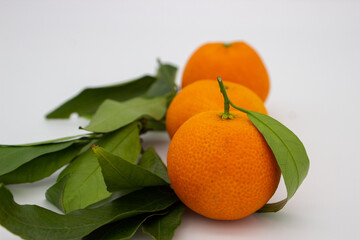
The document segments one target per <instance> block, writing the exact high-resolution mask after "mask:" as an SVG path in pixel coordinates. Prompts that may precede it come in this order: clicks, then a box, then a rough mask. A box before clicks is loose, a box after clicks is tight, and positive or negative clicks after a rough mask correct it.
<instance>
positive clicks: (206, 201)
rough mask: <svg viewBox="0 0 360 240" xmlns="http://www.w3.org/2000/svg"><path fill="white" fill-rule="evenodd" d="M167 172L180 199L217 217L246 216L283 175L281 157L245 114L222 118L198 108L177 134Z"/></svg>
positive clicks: (258, 206)
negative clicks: (197, 112)
mask: <svg viewBox="0 0 360 240" xmlns="http://www.w3.org/2000/svg"><path fill="white" fill-rule="evenodd" d="M167 167H168V174H169V178H170V182H171V186H172V188H173V189H174V191H175V193H176V194H177V196H178V197H179V198H180V200H181V201H182V202H183V203H184V204H185V205H187V206H188V207H189V208H190V209H192V210H193V211H195V212H197V213H199V214H201V215H203V216H206V217H208V218H212V219H218V220H233V219H239V218H243V217H246V216H248V215H250V214H252V213H254V212H255V211H257V210H258V209H260V208H261V207H262V206H264V205H265V204H266V203H267V202H268V200H269V199H270V198H271V197H272V195H273V194H274V192H275V191H276V189H277V186H278V184H279V180H280V174H281V172H280V169H279V167H278V164H277V162H276V159H275V157H274V155H273V153H272V151H271V149H270V147H269V146H268V145H267V143H266V141H265V139H264V138H263V136H262V135H261V133H260V132H259V131H258V130H257V129H256V128H255V126H254V125H253V124H252V123H251V121H250V120H249V119H248V117H247V116H246V115H235V117H234V118H233V119H227V120H222V118H221V116H219V115H218V112H214V111H209V112H202V113H199V114H197V115H195V116H193V117H192V118H190V119H189V120H188V121H186V122H185V123H184V124H183V125H182V126H181V127H180V128H179V129H178V131H177V132H176V133H175V135H174V137H173V139H172V141H171V143H170V146H169V150H168V156H167Z"/></svg>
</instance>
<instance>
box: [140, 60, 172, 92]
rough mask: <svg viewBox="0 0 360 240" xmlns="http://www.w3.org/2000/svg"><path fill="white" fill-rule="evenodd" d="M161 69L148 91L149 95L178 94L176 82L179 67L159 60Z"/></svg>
mask: <svg viewBox="0 0 360 240" xmlns="http://www.w3.org/2000/svg"><path fill="white" fill-rule="evenodd" d="M158 63H159V69H158V74H157V77H156V81H155V82H154V83H153V84H152V85H151V87H150V88H149V90H148V91H147V92H146V95H147V96H150V97H158V96H164V95H168V94H169V93H170V94H171V93H172V94H176V91H177V86H176V84H175V78H176V72H177V68H176V67H175V66H172V65H169V64H162V63H161V62H160V60H158Z"/></svg>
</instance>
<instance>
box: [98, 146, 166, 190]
mask: <svg viewBox="0 0 360 240" xmlns="http://www.w3.org/2000/svg"><path fill="white" fill-rule="evenodd" d="M92 150H93V152H94V154H95V156H96V157H97V159H98V161H99V163H100V166H101V171H102V174H103V176H104V180H105V183H106V185H107V189H108V191H110V192H115V191H119V190H123V189H134V188H142V187H150V186H160V185H168V183H167V182H165V181H164V180H163V179H162V178H160V177H158V176H157V175H156V174H154V173H152V172H151V171H150V170H148V169H147V168H144V167H141V166H139V165H136V164H134V163H131V162H128V161H126V160H124V159H122V158H121V157H118V156H116V155H114V154H111V153H109V152H108V151H106V150H105V149H104V148H101V147H97V146H93V147H92Z"/></svg>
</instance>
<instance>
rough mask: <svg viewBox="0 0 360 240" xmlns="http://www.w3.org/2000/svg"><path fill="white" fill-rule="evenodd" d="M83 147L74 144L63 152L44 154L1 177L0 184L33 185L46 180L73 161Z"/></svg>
mask: <svg viewBox="0 0 360 240" xmlns="http://www.w3.org/2000/svg"><path fill="white" fill-rule="evenodd" d="M83 147H84V144H73V145H71V146H69V147H68V148H65V149H63V150H60V151H57V152H52V153H48V154H44V155H42V156H40V157H37V158H35V159H34V160H32V161H30V162H27V163H25V164H23V165H21V166H20V167H18V168H17V169H15V170H14V171H12V172H9V173H7V174H4V175H2V176H0V182H2V183H4V184H18V183H31V182H35V181H38V180H41V179H43V178H46V177H48V176H50V175H51V174H53V173H54V172H55V171H56V170H58V169H59V168H61V167H63V166H65V165H66V164H68V163H69V162H70V161H71V160H73V159H74V158H75V157H76V155H77V154H78V153H79V152H80V150H81V149H82V148H83Z"/></svg>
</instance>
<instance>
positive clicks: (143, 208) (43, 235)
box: [0, 184, 178, 240]
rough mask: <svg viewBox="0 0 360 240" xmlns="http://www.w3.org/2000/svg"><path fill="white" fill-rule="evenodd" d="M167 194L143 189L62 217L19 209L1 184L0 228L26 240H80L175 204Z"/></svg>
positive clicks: (173, 197)
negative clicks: (107, 226) (97, 230)
mask: <svg viewBox="0 0 360 240" xmlns="http://www.w3.org/2000/svg"><path fill="white" fill-rule="evenodd" d="M169 190H170V189H169V188H166V189H164V188H160V189H159V188H155V189H142V190H139V191H136V192H132V193H130V194H128V195H125V196H124V197H121V198H119V199H116V200H114V201H112V202H110V203H108V204H105V205H103V206H101V207H98V208H94V209H81V210H78V211H75V212H72V213H70V214H67V215H61V214H57V213H54V212H51V211H49V210H47V209H44V208H41V207H38V206H35V205H18V204H17V203H15V202H14V199H13V196H12V194H11V193H10V191H9V190H7V189H6V188H5V186H4V185H1V184H0V202H1V204H0V224H1V225H2V226H3V227H5V228H6V229H8V230H9V231H10V232H12V233H14V234H16V235H18V236H20V237H21V238H24V239H29V240H37V239H41V240H47V239H48V240H50V239H51V240H65V239H66V240H75V239H80V238H82V237H84V236H86V235H88V234H90V233H91V232H93V231H94V230H95V229H97V228H99V227H101V226H104V225H105V224H108V223H110V222H113V221H119V220H122V219H125V218H129V217H133V216H137V215H140V214H143V213H152V212H158V211H162V210H164V209H166V208H168V207H169V206H171V205H173V204H174V203H175V202H177V201H178V198H177V197H176V195H175V194H174V193H173V192H172V191H169Z"/></svg>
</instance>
